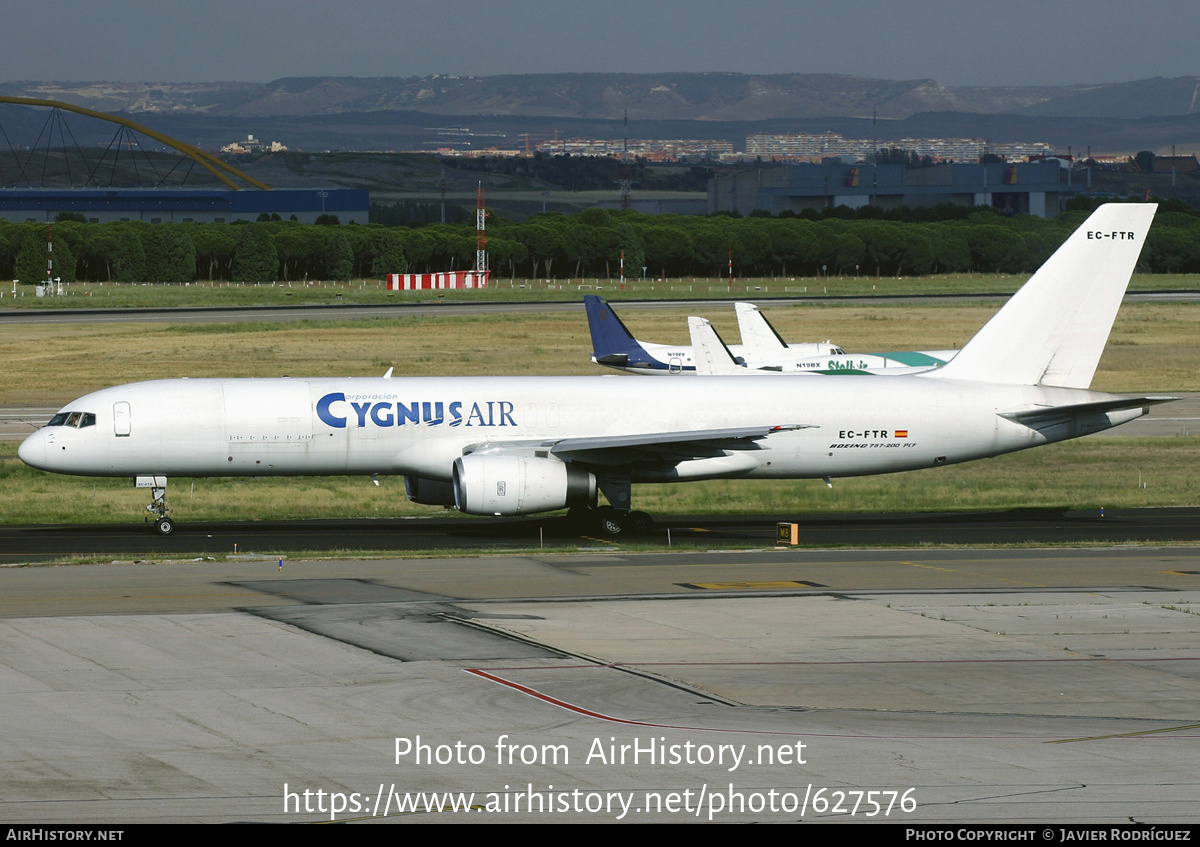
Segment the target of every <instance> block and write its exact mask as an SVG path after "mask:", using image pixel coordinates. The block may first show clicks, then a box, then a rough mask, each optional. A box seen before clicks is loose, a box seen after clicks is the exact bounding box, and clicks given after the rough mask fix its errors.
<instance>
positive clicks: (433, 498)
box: [404, 476, 454, 506]
mask: <svg viewBox="0 0 1200 847" xmlns="http://www.w3.org/2000/svg"><path fill="white" fill-rule="evenodd" d="M404 490H405V491H406V492H407V493H408V499H409V500H411V501H413V502H414V503H420V504H421V505H422V506H453V505H454V483H453V482H450V481H449V480H446V479H429V478H428V477H424V476H406V477H405V478H404Z"/></svg>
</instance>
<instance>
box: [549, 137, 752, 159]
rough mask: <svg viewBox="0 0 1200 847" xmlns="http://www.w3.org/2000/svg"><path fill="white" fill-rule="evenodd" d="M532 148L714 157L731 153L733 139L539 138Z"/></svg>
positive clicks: (551, 153) (552, 152)
mask: <svg viewBox="0 0 1200 847" xmlns="http://www.w3.org/2000/svg"><path fill="white" fill-rule="evenodd" d="M533 149H534V150H535V151H537V152H538V153H544V154H546V155H548V156H607V157H610V158H618V159H619V158H620V157H621V156H623V155H625V153H626V152H628V154H629V155H630V156H635V157H637V158H639V159H648V160H650V161H660V162H674V161H679V160H681V159H718V158H720V157H722V156H727V155H729V154H731V153H733V142H730V141H724V140H720V139H681V138H664V139H644V138H631V139H629V141H628V142H626V141H625V140H623V139H620V138H616V139H605V138H568V139H554V140H552V141H539V142H538V143H537V144H535V145H534V147H533Z"/></svg>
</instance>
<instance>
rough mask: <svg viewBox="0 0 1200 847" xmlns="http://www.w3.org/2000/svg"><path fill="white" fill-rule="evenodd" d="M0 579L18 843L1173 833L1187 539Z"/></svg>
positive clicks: (116, 571) (1190, 711)
mask: <svg viewBox="0 0 1200 847" xmlns="http://www.w3.org/2000/svg"><path fill="white" fill-rule="evenodd" d="M0 582H2V586H3V590H2V591H0V645H3V649H2V650H0V720H3V725H4V726H5V727H6V730H5V732H4V733H3V734H2V735H0V737H2V738H3V742H2V743H0V761H2V762H3V765H2V766H0V815H2V816H3V818H4V819H5V820H7V821H10V822H32V823H72V822H76V823H78V822H88V823H103V824H127V823H137V822H146V821H154V822H157V821H171V822H201V821H204V822H218V821H220V822H226V821H264V822H267V821H272V822H284V821H287V822H319V821H326V820H330V819H337V820H353V821H358V822H382V821H398V822H422V823H429V822H439V823H458V822H461V823H465V822H480V823H492V822H501V821H527V822H532V821H538V822H551V821H572V822H587V821H595V822H601V821H604V822H608V821H616V820H621V821H636V822H646V821H657V822H667V821H681V822H682V821H693V820H701V821H706V820H714V821H726V822H734V821H737V822H745V821H781V822H782V821H796V820H805V821H845V822H850V821H858V822H865V821H879V820H887V821H890V822H893V823H915V822H924V823H929V822H933V823H955V824H957V823H965V822H976V823H979V822H991V823H1005V824H1014V823H1022V824H1037V825H1049V824H1061V823H1092V824H1097V823H1124V822H1129V821H1136V822H1144V823H1152V824H1159V825H1162V824H1169V823H1181V822H1184V823H1186V822H1194V821H1195V819H1196V804H1195V798H1196V796H1197V788H1198V787H1200V777H1198V776H1197V775H1196V770H1195V766H1194V759H1195V757H1194V755H1193V754H1194V750H1193V749H1192V748H1194V747H1195V745H1196V739H1197V736H1198V734H1200V715H1197V712H1196V703H1197V702H1198V696H1197V695H1200V648H1198V647H1197V645H1198V644H1200V640H1198V639H1197V634H1198V630H1200V614H1198V613H1200V548H1196V547H1154V548H1150V547H1141V548H1138V547H1122V548H1110V549H1099V550H1083V549H1066V548H1063V549H1042V550H1033V549H1029V550H1012V551H992V550H962V551H954V550H937V551H927V550H896V551H869V552H861V551H849V550H845V551H813V550H807V551H796V550H780V551H776V550H758V551H754V550H747V551H742V552H712V553H706V552H692V553H687V554H672V553H656V554H645V555H639V554H629V553H600V552H597V553H593V554H578V555H571V556H486V557H464V558H456V559H437V560H435V559H411V560H366V561H335V562H330V561H324V562H317V561H312V562H293V561H285V562H283V563H282V570H281V569H280V563H279V562H278V561H277V560H271V559H264V558H244V559H236V560H230V561H224V562H178V563H162V564H155V565H132V564H125V565H96V566H85V567H39V568H32V567H27V568H4V569H2V570H0ZM439 805H440V806H441V808H440V810H439V808H438V807H439Z"/></svg>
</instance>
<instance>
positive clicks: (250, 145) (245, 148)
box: [221, 135, 287, 153]
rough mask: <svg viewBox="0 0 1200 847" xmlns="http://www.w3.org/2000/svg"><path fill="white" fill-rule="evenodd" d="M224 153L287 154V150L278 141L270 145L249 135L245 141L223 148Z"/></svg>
mask: <svg viewBox="0 0 1200 847" xmlns="http://www.w3.org/2000/svg"><path fill="white" fill-rule="evenodd" d="M221 152H222V153H285V152H287V148H286V147H284V146H283V145H282V144H280V143H279V142H278V141H272V142H271V143H270V144H267V143H266V142H263V141H259V140H258V139H257V138H255V137H254V136H253V135H247V136H246V140H245V141H235V142H233V143H232V144H226V145H225V146H224V147H222V148H221Z"/></svg>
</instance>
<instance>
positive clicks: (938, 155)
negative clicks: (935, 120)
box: [746, 132, 1054, 162]
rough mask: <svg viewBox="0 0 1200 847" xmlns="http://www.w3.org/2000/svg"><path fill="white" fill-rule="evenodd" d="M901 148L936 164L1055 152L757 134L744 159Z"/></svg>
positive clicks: (864, 155) (952, 142) (811, 157)
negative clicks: (985, 156) (986, 155)
mask: <svg viewBox="0 0 1200 847" xmlns="http://www.w3.org/2000/svg"><path fill="white" fill-rule="evenodd" d="M892 148H896V149H900V150H904V151H906V152H909V153H915V154H916V155H918V156H921V157H925V156H928V157H929V158H931V159H933V160H934V161H937V162H977V161H979V157H980V156H982V155H983V154H985V153H991V154H993V155H996V156H999V157H1000V158H1001V159H1004V160H1005V161H1021V160H1024V159H1028V158H1029V157H1030V156H1045V155H1048V154H1052V153H1054V146H1053V145H1051V144H1043V143H1041V142H1013V143H1007V144H995V143H990V142H988V141H985V140H984V139H981V138H900V139H894V140H884V139H880V140H873V139H865V138H844V137H843V136H841V135H838V134H837V133H836V132H822V133H807V132H785V133H766V132H758V133H755V134H754V135H751V136H748V137H747V138H746V157H747V158H759V159H766V160H770V161H780V162H787V161H797V162H806V161H807V162H816V161H820V160H821V159H825V158H828V157H832V156H837V157H851V158H854V159H857V160H860V161H868V162H869V161H872V160H874V158H875V152H876V151H877V150H888V149H892Z"/></svg>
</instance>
